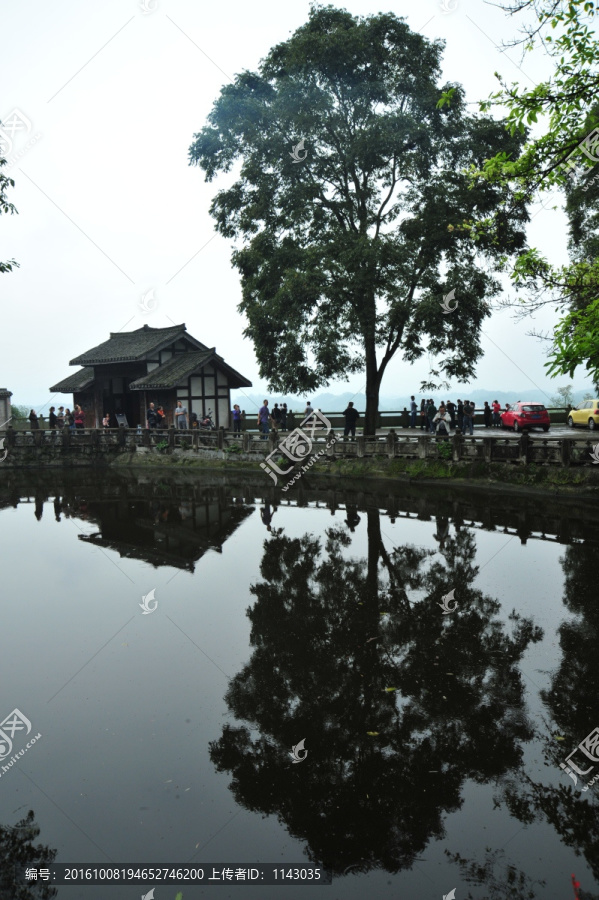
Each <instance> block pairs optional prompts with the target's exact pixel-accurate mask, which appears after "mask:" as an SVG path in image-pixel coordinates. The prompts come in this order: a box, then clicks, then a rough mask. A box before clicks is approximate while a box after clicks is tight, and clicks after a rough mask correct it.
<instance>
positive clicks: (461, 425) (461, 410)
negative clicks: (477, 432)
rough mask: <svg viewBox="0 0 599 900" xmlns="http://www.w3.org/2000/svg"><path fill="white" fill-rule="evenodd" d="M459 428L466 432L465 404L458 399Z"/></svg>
mask: <svg viewBox="0 0 599 900" xmlns="http://www.w3.org/2000/svg"><path fill="white" fill-rule="evenodd" d="M458 428H459V429H460V431H461V432H462V434H463V433H464V404H463V403H462V401H461V400H458Z"/></svg>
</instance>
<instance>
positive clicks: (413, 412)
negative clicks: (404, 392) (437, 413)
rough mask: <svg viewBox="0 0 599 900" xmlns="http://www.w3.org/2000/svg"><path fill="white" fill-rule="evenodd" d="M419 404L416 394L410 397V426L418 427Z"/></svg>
mask: <svg viewBox="0 0 599 900" xmlns="http://www.w3.org/2000/svg"><path fill="white" fill-rule="evenodd" d="M417 411H418V404H417V403H416V401H415V400H414V394H412V396H411V397H410V428H416V413H417Z"/></svg>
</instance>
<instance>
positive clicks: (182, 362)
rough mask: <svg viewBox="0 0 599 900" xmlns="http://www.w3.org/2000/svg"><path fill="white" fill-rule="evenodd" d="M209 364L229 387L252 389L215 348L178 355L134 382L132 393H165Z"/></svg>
mask: <svg viewBox="0 0 599 900" xmlns="http://www.w3.org/2000/svg"><path fill="white" fill-rule="evenodd" d="M209 362H213V363H214V365H215V366H217V367H218V368H219V369H221V371H223V372H225V373H226V375H227V376H228V378H229V387H235V388H237V387H251V386H252V383H251V381H248V380H247V378H244V377H243V375H240V374H239V372H236V371H235V369H232V368H231V366H228V365H227V364H226V362H225V361H224V359H223V358H222V357H221V356H219V355H218V354H217V353H216V350H215V349H214V347H213V348H212V349H211V350H204V351H201V350H200V351H197V352H195V351H190V352H187V353H176V354H175V355H174V356H173V357H171V359H169V360H168V361H167V362H165V363H164V365H162V366H158V367H157V368H156V369H153V370H152V371H151V372H148V374H147V375H142V376H141V378H137V379H136V380H135V381H133V382H132V383H131V384H130V385H129V387H130V389H131V390H132V391H163V390H168V389H170V388H174V387H176V385H178V384H180V383H181V382H182V381H184V380H185V379H186V378H187V377H188V376H189V375H191V374H192V372H195V371H199V370H201V369H203V368H204V366H205V365H207V364H208V363H209Z"/></svg>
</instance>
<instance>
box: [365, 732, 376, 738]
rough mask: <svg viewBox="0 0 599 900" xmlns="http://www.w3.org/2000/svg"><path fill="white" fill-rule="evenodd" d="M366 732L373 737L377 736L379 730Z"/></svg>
mask: <svg viewBox="0 0 599 900" xmlns="http://www.w3.org/2000/svg"><path fill="white" fill-rule="evenodd" d="M366 734H369V735H370V736H371V737H376V736H377V734H378V731H367V732H366Z"/></svg>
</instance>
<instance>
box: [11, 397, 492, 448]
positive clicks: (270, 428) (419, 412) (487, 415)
mask: <svg viewBox="0 0 599 900" xmlns="http://www.w3.org/2000/svg"><path fill="white" fill-rule="evenodd" d="M505 409H506V410H507V409H509V404H507V403H506V404H505ZM318 412H320V410H318ZM408 412H409V427H410V428H418V427H420V429H421V431H427V432H429V433H431V434H444V433H445V434H448V433H449V432H450V431H455V429H456V428H459V429H460V431H461V432H462V433H463V434H474V413H475V407H474V403H473V402H472V401H471V400H463V401H462V400H458V401H457V403H454V402H453V401H452V400H448V401H447V402H445V401H444V400H443V401H441V402H440V403H439V406H438V407H437V406H436V405H435V401H434V400H433V399H429V400H426V399H424V400H421V401H420V406H418V403H417V402H416V399H415V397H414V395H412V397H411V398H410V408H409V410H408ZM482 413H483V422H484V427H485V428H501V413H502V408H501V404H500V403H499V402H498V401H497V400H493V402H492V403H491V404H489V403H488V401H485V404H484V407H483V410H482ZM313 414H314V408H313V407H312V405H311V403H310V401H309V400H308V402H307V404H306V408H305V409H304V413H303V418H302V424H310V422H311V420H312V416H313ZM231 415H232V420H233V431H234V432H235V433H238V434H239V433H241V431H242V425H243V430H245V418H246V415H245V410H242V409H240V407H239V404H237V403H236V404H235V405H234V406H233V409H232V410H231ZM343 416H344V418H345V427H344V432H343V433H344V435H345V436H346V437H347V436H350V437H355V434H356V424H357V421H358V419H359V418H360V413H359V412H358V410H357V409H356V408H355V406H354V404H353V402H352V401H350V402H349V403H348V405H347V407H346V409H345V410H344V411H343ZM28 418H29V422H30V426H31V429H32V430H35V429H37V428H39V427H40V423H39V417H38V416H37V414H36V412H35V410H33V409H32V410H31V412H30V413H29V417H28ZM110 419H111V417H110V414H109V413H106V414H105V415H104V418H103V419H102V426H103V427H104V428H109V427H110ZM206 421H208V420H206ZM84 424H85V413H84V411H83V409H82V408H81V406H79V404H76V405H75V407H74V408H73V411H72V412H71V410H70V409H69V408H68V407H67V408H66V409H65V408H64V406H59V407H58V411H56V409H55V407H54V406H51V407H50V412H49V415H48V427H49V428H50V429H51V430H52V431H56V430H61V429H63V428H65V427H66V428H71V429H73V430H74V429H76V428H83V427H84ZM174 424H175V427H176V428H179V429H184V430H186V429H188V428H197V427H198V424H199V423H198V416H197V414H196V413H192V414H191V416H190V415H189V414H188V411H187V407H186V406H184V405H183V402H182V401H181V400H177V405H176V407H175V410H174ZM257 425H258V430H259V431H260V435H261V437H262V439H263V440H266V438H267V435H268V434H269V433H272V432H274V433H275V434H276V433H277V432H278V431H287V430H288V428H294V427H295V417H294V414H293V411H292V410H288V409H287V404H286V403H281V404H280V405H279V404H278V403H275V404H274V406H273V407H272V409H270V408H269V403H268V400H264V403H263V404H262V406H261V407H260V409H259V410H258V418H257ZM146 427H147V428H149V429H152V430H156V431H163V430H164V429H165V428H166V427H167V416H166V413H165V411H164V408H163V407H162V406H161V405H158V406H156V405H155V404H154V403H150V405H149V407H148V409H147V411H146Z"/></svg>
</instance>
